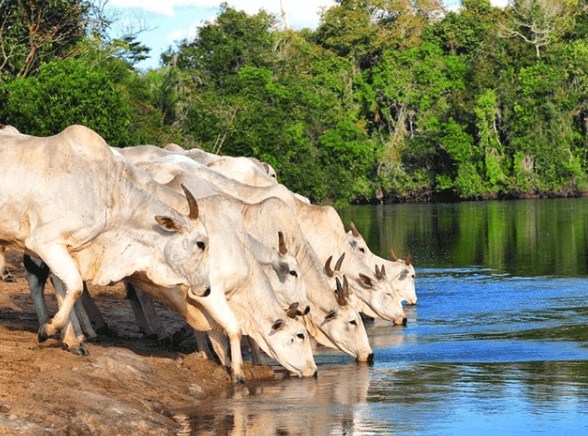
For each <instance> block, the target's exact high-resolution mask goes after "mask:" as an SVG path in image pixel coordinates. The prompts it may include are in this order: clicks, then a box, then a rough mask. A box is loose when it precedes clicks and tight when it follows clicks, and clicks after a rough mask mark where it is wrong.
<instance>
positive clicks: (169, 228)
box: [155, 215, 182, 233]
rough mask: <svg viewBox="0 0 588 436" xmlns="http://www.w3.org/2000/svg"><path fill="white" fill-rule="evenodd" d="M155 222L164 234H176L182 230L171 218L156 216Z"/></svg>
mask: <svg viewBox="0 0 588 436" xmlns="http://www.w3.org/2000/svg"><path fill="white" fill-rule="evenodd" d="M155 221H157V224H159V227H161V228H162V229H163V230H165V231H166V232H172V233H176V232H179V231H180V229H181V228H182V226H180V225H179V224H178V223H177V222H176V221H175V220H174V219H173V218H170V217H168V216H161V215H157V216H156V217H155Z"/></svg>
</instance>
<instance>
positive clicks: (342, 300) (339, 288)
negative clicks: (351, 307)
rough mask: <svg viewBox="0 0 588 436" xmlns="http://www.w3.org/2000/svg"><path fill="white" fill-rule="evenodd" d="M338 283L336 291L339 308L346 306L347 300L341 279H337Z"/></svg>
mask: <svg viewBox="0 0 588 436" xmlns="http://www.w3.org/2000/svg"><path fill="white" fill-rule="evenodd" d="M335 280H336V281H337V289H335V295H336V296H337V303H338V304H339V306H346V305H347V300H346V299H345V290H344V288H343V286H342V285H341V282H340V281H339V277H337V278H336V279H335Z"/></svg>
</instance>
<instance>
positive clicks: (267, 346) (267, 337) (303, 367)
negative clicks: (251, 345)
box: [247, 315, 317, 377]
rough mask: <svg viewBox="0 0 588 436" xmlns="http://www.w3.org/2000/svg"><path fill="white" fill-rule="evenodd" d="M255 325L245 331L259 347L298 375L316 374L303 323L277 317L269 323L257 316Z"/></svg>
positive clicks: (308, 375) (310, 375)
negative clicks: (250, 329) (256, 325)
mask: <svg viewBox="0 0 588 436" xmlns="http://www.w3.org/2000/svg"><path fill="white" fill-rule="evenodd" d="M255 321H256V323H257V324H258V328H260V330H258V328H256V329H254V331H251V332H247V334H249V336H251V337H253V338H254V339H255V341H256V342H257V343H258V344H259V346H260V347H261V349H262V350H263V351H264V352H265V353H267V355H268V356H270V357H271V358H272V359H275V360H276V361H278V362H279V363H280V365H282V366H283V367H284V368H286V369H287V370H288V371H290V372H291V373H292V374H294V375H297V376H298V377H312V376H316V370H317V367H316V363H315V362H314V356H313V353H312V348H311V345H310V337H309V334H308V331H307V330H306V328H305V327H304V325H303V324H302V323H301V322H300V321H298V320H296V319H292V318H288V317H285V318H278V319H276V320H274V321H273V322H266V321H268V319H266V318H265V317H262V316H261V315H260V316H258V317H257V319H256V320H255Z"/></svg>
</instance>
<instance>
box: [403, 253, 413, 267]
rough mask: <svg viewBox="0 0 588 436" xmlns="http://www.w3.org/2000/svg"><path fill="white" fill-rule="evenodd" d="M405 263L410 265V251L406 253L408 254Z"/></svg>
mask: <svg viewBox="0 0 588 436" xmlns="http://www.w3.org/2000/svg"><path fill="white" fill-rule="evenodd" d="M405 262H406V265H410V264H411V263H412V253H408V256H406V260H405Z"/></svg>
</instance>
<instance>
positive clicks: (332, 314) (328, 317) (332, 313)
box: [322, 310, 337, 324]
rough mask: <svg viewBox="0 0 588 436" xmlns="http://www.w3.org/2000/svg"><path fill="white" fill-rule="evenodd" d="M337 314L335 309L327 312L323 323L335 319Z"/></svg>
mask: <svg viewBox="0 0 588 436" xmlns="http://www.w3.org/2000/svg"><path fill="white" fill-rule="evenodd" d="M336 316H337V312H336V311H335V310H331V311H330V312H329V313H327V315H326V316H325V319H324V320H323V322H322V324H324V323H326V322H329V321H331V320H333V319H335V317H336Z"/></svg>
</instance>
